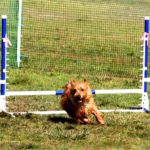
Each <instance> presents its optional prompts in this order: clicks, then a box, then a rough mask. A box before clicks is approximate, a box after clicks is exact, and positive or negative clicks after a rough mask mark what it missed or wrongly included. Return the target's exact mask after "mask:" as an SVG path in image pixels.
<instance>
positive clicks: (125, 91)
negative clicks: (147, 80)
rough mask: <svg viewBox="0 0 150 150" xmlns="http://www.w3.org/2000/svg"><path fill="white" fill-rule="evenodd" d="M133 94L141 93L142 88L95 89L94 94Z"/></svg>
mask: <svg viewBox="0 0 150 150" xmlns="http://www.w3.org/2000/svg"><path fill="white" fill-rule="evenodd" d="M133 93H134V94H135V93H142V89H114V90H95V94H133Z"/></svg>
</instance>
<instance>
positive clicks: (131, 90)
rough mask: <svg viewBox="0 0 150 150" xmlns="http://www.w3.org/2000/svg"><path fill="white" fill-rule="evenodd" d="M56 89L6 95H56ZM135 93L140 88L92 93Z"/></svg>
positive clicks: (139, 91)
mask: <svg viewBox="0 0 150 150" xmlns="http://www.w3.org/2000/svg"><path fill="white" fill-rule="evenodd" d="M56 92H57V91H7V92H6V96H31V95H56ZM133 93H134V94H135V93H140V94H141V93H142V89H114V90H94V94H133Z"/></svg>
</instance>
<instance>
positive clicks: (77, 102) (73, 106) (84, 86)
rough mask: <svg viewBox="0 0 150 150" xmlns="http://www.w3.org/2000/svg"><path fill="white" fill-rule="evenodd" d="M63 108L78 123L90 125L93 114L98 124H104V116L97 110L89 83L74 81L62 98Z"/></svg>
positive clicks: (67, 87)
mask: <svg viewBox="0 0 150 150" xmlns="http://www.w3.org/2000/svg"><path fill="white" fill-rule="evenodd" d="M61 106H62V108H63V109H64V110H65V111H66V112H67V113H68V115H69V116H70V117H71V118H73V119H74V120H75V121H76V122H77V123H85V124H89V123H91V122H92V121H91V120H90V119H89V115H90V114H93V115H94V116H95V118H96V120H97V122H98V123H100V124H104V119H103V116H102V114H101V113H100V112H99V111H98V110H97V107H96V105H95V102H94V98H93V95H92V92H91V89H90V87H89V85H88V82H87V81H86V80H84V82H77V81H75V80H72V81H71V82H70V83H68V84H67V85H66V87H65V90H64V94H63V95H62V96H61Z"/></svg>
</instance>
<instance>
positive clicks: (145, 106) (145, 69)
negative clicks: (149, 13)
mask: <svg viewBox="0 0 150 150" xmlns="http://www.w3.org/2000/svg"><path fill="white" fill-rule="evenodd" d="M148 39H149V17H145V22H144V37H143V41H144V42H143V54H144V60H143V94H142V108H143V109H144V110H146V111H149V100H148Z"/></svg>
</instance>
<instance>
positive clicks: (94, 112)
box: [92, 109, 104, 125]
mask: <svg viewBox="0 0 150 150" xmlns="http://www.w3.org/2000/svg"><path fill="white" fill-rule="evenodd" d="M92 114H93V115H94V116H95V118H96V120H97V122H98V123H100V124H102V125H104V118H103V116H102V114H101V113H100V112H98V110H96V109H94V110H93V111H92Z"/></svg>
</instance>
